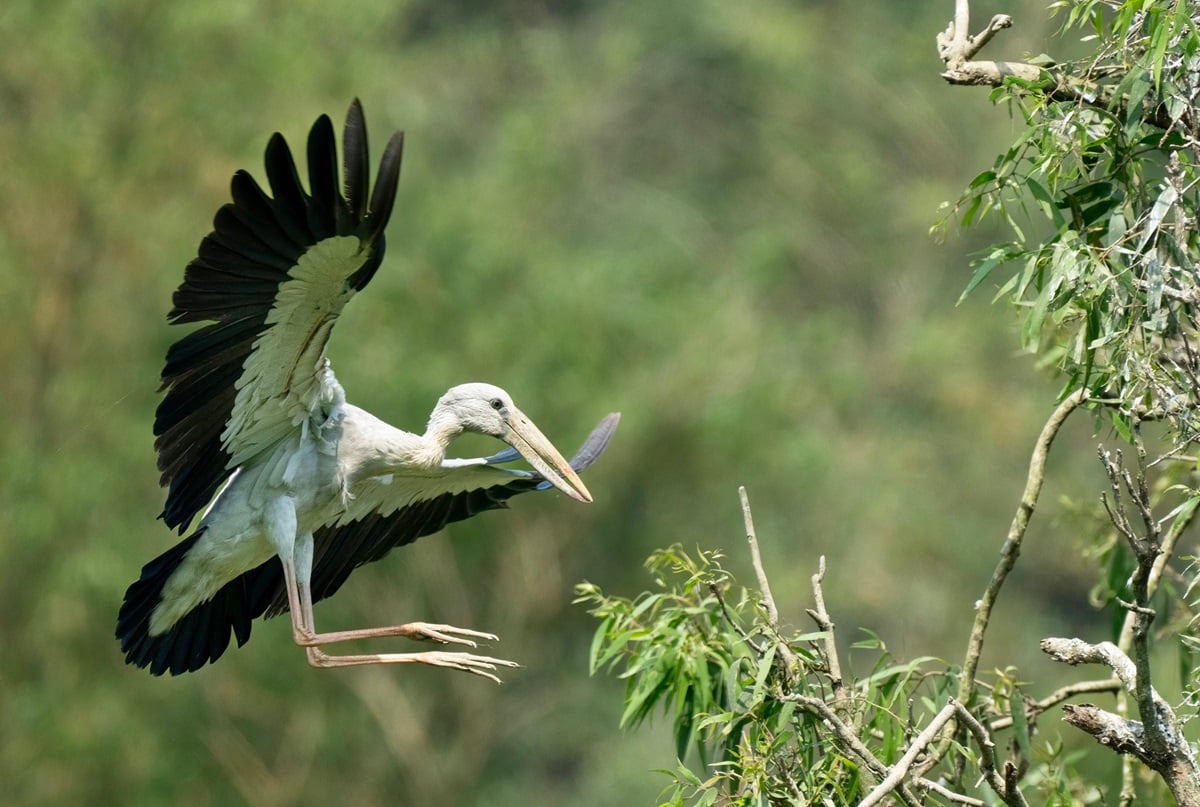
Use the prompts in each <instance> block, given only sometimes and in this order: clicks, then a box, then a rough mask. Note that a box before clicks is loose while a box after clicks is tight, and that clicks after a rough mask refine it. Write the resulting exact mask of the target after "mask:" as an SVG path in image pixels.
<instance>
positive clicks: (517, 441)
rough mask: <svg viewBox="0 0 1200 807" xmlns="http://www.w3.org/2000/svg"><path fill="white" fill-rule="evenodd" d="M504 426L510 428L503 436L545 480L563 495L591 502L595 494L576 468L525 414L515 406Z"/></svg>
mask: <svg viewBox="0 0 1200 807" xmlns="http://www.w3.org/2000/svg"><path fill="white" fill-rule="evenodd" d="M504 425H505V426H507V427H508V429H507V433H506V434H504V435H503V439H504V442H506V443H508V444H509V445H510V446H512V447H513V448H515V449H516V450H517V452H518V453H519V454H520V455H521V456H522V457H524V458H525V461H526V462H528V463H529V464H530V465H532V466H533V467H534V468H536V469H537V472H538V473H539V474H541V475H542V476H544V477H546V481H547V482H549V483H550V484H552V485H554V487H556V488H558V489H559V490H561V491H562V492H563V493H565V494H567V495H568V496H570V497H571V498H572V499H576V500H578V501H581V502H591V501H592V494H591V493H589V492H588V489H587V487H586V486H585V485H584V484H583V480H582V479H580V478H579V474H577V473H575V469H574V468H572V467H571V465H570V464H569V463H568V462H567V461H566V460H565V459H563V455H562V454H559V453H558V449H557V448H555V447H554V445H553V444H552V443H551V442H550V441H549V440H548V439H547V438H546V435H544V434H542V432H541V431H540V430H539V429H538V427H537V426H534V425H533V421H532V420H530V419H529V418H528V417H526V415H525V413H524V412H522V411H521V410H519V409H517V408H516V407H513V408H512V409H510V410H509V414H508V417H507V418H505V421H504Z"/></svg>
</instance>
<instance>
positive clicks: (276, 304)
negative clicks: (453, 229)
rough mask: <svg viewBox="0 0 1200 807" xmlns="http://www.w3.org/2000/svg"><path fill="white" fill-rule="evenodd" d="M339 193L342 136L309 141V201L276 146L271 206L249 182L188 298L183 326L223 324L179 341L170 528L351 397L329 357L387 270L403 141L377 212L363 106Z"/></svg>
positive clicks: (387, 163)
mask: <svg viewBox="0 0 1200 807" xmlns="http://www.w3.org/2000/svg"><path fill="white" fill-rule="evenodd" d="M343 150H344V154H345V159H344V167H345V168H344V170H345V175H346V176H345V185H344V187H343V188H341V189H339V187H338V169H337V145H336V142H335V139H334V133H333V124H332V123H331V122H330V120H329V118H328V117H327V116H325V115H322V116H321V117H320V118H319V119H318V120H317V122H316V123H315V124H314V125H313V127H312V130H311V131H310V132H309V136H308V149H307V157H308V179H309V183H308V184H309V190H308V191H307V192H306V191H305V189H304V187H303V185H302V183H301V181H300V176H299V174H298V172H297V170H296V163H295V160H294V159H293V157H292V153H291V151H290V149H289V148H288V145H287V142H286V141H285V140H284V138H283V136H282V135H280V134H278V133H276V134H275V135H273V136H272V137H271V139H270V141H269V142H268V144H267V149H266V155H265V160H264V162H265V166H266V173H267V180H268V184H269V187H270V190H271V195H270V196H268V195H267V194H266V192H264V191H263V189H262V188H261V187H260V186H259V185H258V183H257V182H255V180H254V179H253V178H252V177H251V176H250V175H249V174H248V173H246V172H245V171H238V172H237V173H236V174H235V175H234V177H233V181H232V183H231V192H232V197H233V200H232V201H231V202H229V203H227V204H226V205H224V206H223V207H222V208H221V209H220V210H219V211H218V212H217V215H216V217H215V218H214V220H213V231H212V232H211V233H209V234H208V235H207V236H205V237H204V239H203V240H202V241H201V243H200V248H199V252H198V255H197V257H196V258H195V259H194V260H193V261H192V262H191V263H190V264H188V267H187V272H186V274H185V276H184V281H183V283H182V285H180V287H179V288H178V289H177V290H176V291H175V296H174V308H173V309H172V310H171V312H170V314H169V315H168V316H169V319H170V321H171V323H172V324H184V323H190V322H209V323H210V324H208V325H205V326H204V327H202V328H199V329H197V330H195V331H193V332H191V333H190V334H188V335H187V336H185V337H183V338H182V339H180V340H179V341H178V342H176V343H175V344H174V345H173V346H172V347H171V349H170V350H169V351H168V352H167V362H166V366H165V367H164V368H163V372H162V387H161V388H162V389H163V390H165V391H166V396H165V397H164V398H163V401H162V403H161V404H160V405H159V407H158V411H157V413H156V416H155V423H154V434H155V436H156V438H157V439H156V441H155V448H156V449H157V451H158V467H159V471H160V472H161V479H160V481H161V483H162V484H163V485H165V486H167V487H168V493H167V501H166V505H165V507H164V509H163V512H162V514H161V518H162V519H163V520H164V521H166V522H167V525H168V526H170V527H176V528H178V529H179V531H180V532H181V533H182V532H183V531H184V530H185V529H186V528H187V525H188V524H189V522H190V521H191V520H192V518H193V517H194V516H195V515H196V513H197V512H198V511H199V510H200V509H201V508H203V507H204V505H205V504H207V503H208V502H209V500H211V499H212V497H213V496H214V495H215V494H216V492H217V489H218V488H219V487H220V486H221V484H222V483H223V482H225V480H226V479H228V478H229V476H230V475H231V474H232V473H233V471H234V470H235V469H236V468H237V467H238V466H239V465H242V464H243V463H245V462H247V461H248V460H250V459H252V458H254V457H255V456H257V455H259V454H260V453H261V452H263V451H266V450H269V449H270V448H271V447H272V446H274V445H275V444H276V443H277V442H278V441H279V440H281V439H283V438H284V437H286V436H287V435H289V434H291V433H292V432H293V431H294V430H296V429H297V428H303V424H304V421H305V420H307V419H310V418H312V419H316V420H323V419H324V416H327V415H328V414H329V410H330V408H331V407H332V406H333V405H334V403H335V402H336V401H337V400H338V399H339V398H340V387H338V386H337V382H336V380H335V379H334V378H333V374H332V372H331V371H329V369H328V361H327V360H326V358H325V346H326V344H327V342H328V339H329V334H330V332H331V331H332V329H333V323H334V322H335V321H336V319H337V317H338V315H339V314H340V313H341V311H342V308H343V307H344V306H345V304H346V302H347V301H348V300H349V299H350V298H351V297H352V296H354V294H355V293H356V292H357V291H358V290H359V289H362V288H363V287H364V286H365V285H366V284H367V283H368V282H369V281H370V279H371V277H372V276H374V274H375V271H376V270H377V269H378V268H379V265H380V263H381V261H382V260H383V253H384V247H385V239H384V234H383V231H384V228H385V227H386V225H387V222H388V219H389V218H390V216H391V212H392V206H393V203H394V201H395V196H396V187H397V183H398V181H399V173H400V158H401V153H402V150H403V136H402V134H401V133H399V132H397V133H396V134H395V135H393V136H392V138H391V140H390V141H389V142H388V144H387V147H386V149H385V150H384V154H383V158H382V160H381V161H380V166H379V174H378V177H377V179H376V185H375V190H374V193H373V194H371V195H370V197H369V201H368V188H369V173H370V162H369V153H368V149H367V134H366V124H365V121H364V118H363V112H362V107H361V105H360V104H359V102H358V101H357V100H355V101H354V103H353V104H351V106H350V110H349V112H348V113H347V116H346V126H345V130H344V136H343Z"/></svg>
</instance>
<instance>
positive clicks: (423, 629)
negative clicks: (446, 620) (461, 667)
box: [406, 622, 500, 647]
mask: <svg viewBox="0 0 1200 807" xmlns="http://www.w3.org/2000/svg"><path fill="white" fill-rule="evenodd" d="M406 627H408V628H410V629H411V630H412V632H411V633H410V634H408V638H409V639H415V640H417V641H431V642H441V643H442V644H465V645H467V646H468V647H476V646H477V645H476V643H475V641H474V640H475V639H479V640H481V641H485V642H498V641H500V637H499V636H497V635H496V634H494V633H484V632H483V631H478V630H468V629H467V628H456V627H454V626H453V625H435V624H431V623H429V622H413V623H411V624H409V625H407V626H406Z"/></svg>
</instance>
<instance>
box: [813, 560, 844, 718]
mask: <svg viewBox="0 0 1200 807" xmlns="http://www.w3.org/2000/svg"><path fill="white" fill-rule="evenodd" d="M824 579H825V556H824V555H822V556H821V558H820V560H818V561H817V573H816V574H814V575H813V576H812V588H813V601H814V603H815V604H816V606H817V607H816V609H809V610H808V611H807V613H808V615H809V616H810V617H812V620H813V621H814V622H816V623H817V627H818V628H819V629H820V630H821V631H822V632H824V634H825V663H826V665H827V666H828V667H829V683H830V686H832V688H833V700H834V703H835V704H836V705H837V706H838V707H839V708H841V707H842V706H843V705H844V704H845V701H846V688H845V685H844V683H843V681H842V665H841V662H840V661H838V652H837V640H836V638H835V637H834V633H833V628H834V624H833V620H832V619H831V618H830V616H829V612H828V611H826V610H825V593H824V591H823V590H822V588H821V583H822V581H824Z"/></svg>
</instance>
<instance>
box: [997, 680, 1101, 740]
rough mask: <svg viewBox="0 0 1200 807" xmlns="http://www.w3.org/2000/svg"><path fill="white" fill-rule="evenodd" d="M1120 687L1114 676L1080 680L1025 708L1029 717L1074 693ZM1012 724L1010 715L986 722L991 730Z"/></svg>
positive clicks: (1040, 712)
mask: <svg viewBox="0 0 1200 807" xmlns="http://www.w3.org/2000/svg"><path fill="white" fill-rule="evenodd" d="M1120 689H1121V682H1120V681H1119V680H1118V679H1116V678H1105V679H1103V680H1099V681H1080V682H1079V683H1076V684H1067V685H1066V686H1064V687H1059V688H1058V689H1056V690H1054V691H1053V692H1051V693H1050V694H1049V695H1047V696H1046V697H1044V698H1042V699H1041V700H1038V701H1034V702H1033V703H1031V704H1027V705H1026V710H1027V712H1028V713H1029V715H1030V716H1031V717H1036V716H1037V715H1040V714H1042V713H1043V712H1045V711H1047V710H1048V709H1052V708H1053V707H1055V706H1057V705H1058V704H1060V703H1062V702H1063V701H1065V700H1067V699H1068V698H1073V697H1075V696H1076V695H1090V694H1093V693H1096V692H1117V691H1119V690H1120ZM1012 724H1013V719H1012V717H1011V716H1010V715H1005V716H1004V717H998V718H996V719H995V720H993V721H992V722H991V723H988V728H989V729H990V730H991V731H1000V730H1001V729H1006V728H1009V727H1010V726H1012Z"/></svg>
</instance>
